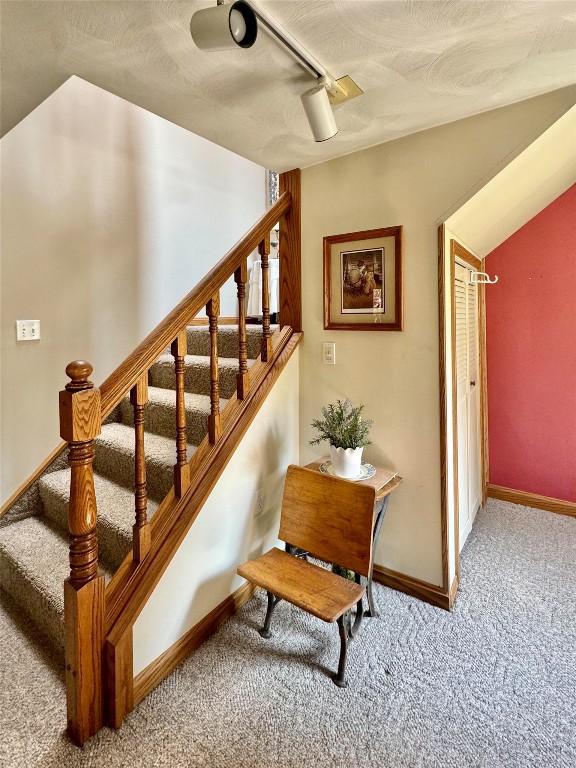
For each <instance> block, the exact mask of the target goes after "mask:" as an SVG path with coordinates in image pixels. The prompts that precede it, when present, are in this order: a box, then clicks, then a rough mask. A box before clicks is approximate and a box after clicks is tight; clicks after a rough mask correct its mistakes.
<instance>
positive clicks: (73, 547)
mask: <svg viewBox="0 0 576 768" xmlns="http://www.w3.org/2000/svg"><path fill="white" fill-rule="evenodd" d="M91 373H92V366H91V365H90V363H87V362H85V361H83V360H76V361H75V362H72V363H70V364H69V365H68V366H67V368H66V374H67V375H68V377H69V378H70V379H71V381H70V382H69V383H68V384H67V385H66V388H65V389H64V390H63V391H62V392H60V435H61V437H62V438H63V439H64V440H66V441H67V442H68V444H69V452H68V461H69V464H70V501H69V505H68V531H69V534H70V576H69V578H68V579H66V581H65V582H64V620H65V646H66V647H65V657H66V698H67V710H68V730H69V733H70V736H71V738H72V739H73V741H74V742H75V743H77V744H83V743H84V742H85V741H86V740H87V739H88V738H89V737H90V736H92V735H93V734H94V733H96V731H98V730H99V729H100V728H101V727H102V721H103V693H102V653H103V647H104V617H105V610H104V608H105V606H104V577H103V576H102V575H101V574H100V572H99V571H98V536H97V529H96V523H97V510H96V494H95V491H94V473H93V468H92V462H93V459H94V439H95V438H96V437H97V436H98V435H99V434H100V426H101V411H100V391H99V390H98V389H94V385H93V384H92V382H91V381H89V380H88V377H89V376H90V374H91Z"/></svg>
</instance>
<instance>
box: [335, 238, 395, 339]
mask: <svg viewBox="0 0 576 768" xmlns="http://www.w3.org/2000/svg"><path fill="white" fill-rule="evenodd" d="M324 328H325V329H326V330H334V331H401V330H402V329H403V306H402V227H401V226H400V227H385V228H383V229H366V230H362V231H360V232H348V233H346V234H342V235H330V236H329V237H325V238H324Z"/></svg>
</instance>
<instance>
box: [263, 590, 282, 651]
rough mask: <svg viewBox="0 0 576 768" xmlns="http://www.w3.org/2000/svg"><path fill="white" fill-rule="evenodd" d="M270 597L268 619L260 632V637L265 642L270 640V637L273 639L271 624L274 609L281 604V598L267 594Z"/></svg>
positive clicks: (270, 593)
mask: <svg viewBox="0 0 576 768" xmlns="http://www.w3.org/2000/svg"><path fill="white" fill-rule="evenodd" d="M266 594H267V596H268V608H267V610H266V618H265V619H264V626H263V627H262V629H259V630H258V632H259V634H260V637H263V638H264V639H265V640H268V639H269V638H270V637H272V632H270V622H271V621H272V614H273V613H274V608H276V606H277V605H278V603H279V602H280V598H279V597H276V595H273V594H272V592H267V593H266Z"/></svg>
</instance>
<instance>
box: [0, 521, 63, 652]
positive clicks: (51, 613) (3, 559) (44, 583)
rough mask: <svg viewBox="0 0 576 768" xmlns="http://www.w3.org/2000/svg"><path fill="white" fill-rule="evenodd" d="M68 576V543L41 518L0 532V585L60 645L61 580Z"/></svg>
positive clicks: (61, 614)
mask: <svg viewBox="0 0 576 768" xmlns="http://www.w3.org/2000/svg"><path fill="white" fill-rule="evenodd" d="M69 575H70V566H69V563H68V540H67V537H66V536H65V535H64V534H63V533H62V532H61V531H58V530H56V529H55V528H52V527H51V526H49V525H47V524H46V523H45V522H44V521H43V519H42V517H37V516H32V517H27V518H25V519H24V520H19V521H18V522H16V523H14V524H13V525H8V526H6V527H5V528H2V529H1V530H0V583H1V585H2V589H4V590H5V591H6V592H8V594H9V595H10V596H11V597H12V598H13V599H14V600H15V601H16V602H17V603H18V604H19V605H20V606H21V607H22V608H23V609H24V610H25V612H26V613H27V614H28V615H29V616H30V618H31V619H32V621H33V622H34V623H35V624H36V626H37V627H38V628H39V629H40V630H41V631H42V633H43V634H44V635H46V636H48V637H49V638H50V640H51V641H52V642H53V643H54V644H55V645H56V646H58V647H63V645H64V592H63V589H64V586H63V585H64V580H65V579H67V578H68V576H69Z"/></svg>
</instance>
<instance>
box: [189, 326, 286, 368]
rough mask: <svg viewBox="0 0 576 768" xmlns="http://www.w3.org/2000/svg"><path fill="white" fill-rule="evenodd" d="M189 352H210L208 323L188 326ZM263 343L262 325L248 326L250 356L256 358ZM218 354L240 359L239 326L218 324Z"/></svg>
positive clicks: (273, 329) (197, 353)
mask: <svg viewBox="0 0 576 768" xmlns="http://www.w3.org/2000/svg"><path fill="white" fill-rule="evenodd" d="M270 329H271V331H272V333H274V331H276V330H277V329H278V326H277V325H272V326H270ZM187 337H188V354H189V355H206V356H208V355H209V354H210V331H209V329H208V326H207V325H191V326H189V327H188V328H187ZM261 344H262V326H261V325H247V326H246V348H247V353H248V357H250V358H252V359H254V358H256V357H258V355H259V354H260V349H261ZM218 354H219V355H222V357H235V358H236V360H237V359H238V326H237V325H220V326H218Z"/></svg>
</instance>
